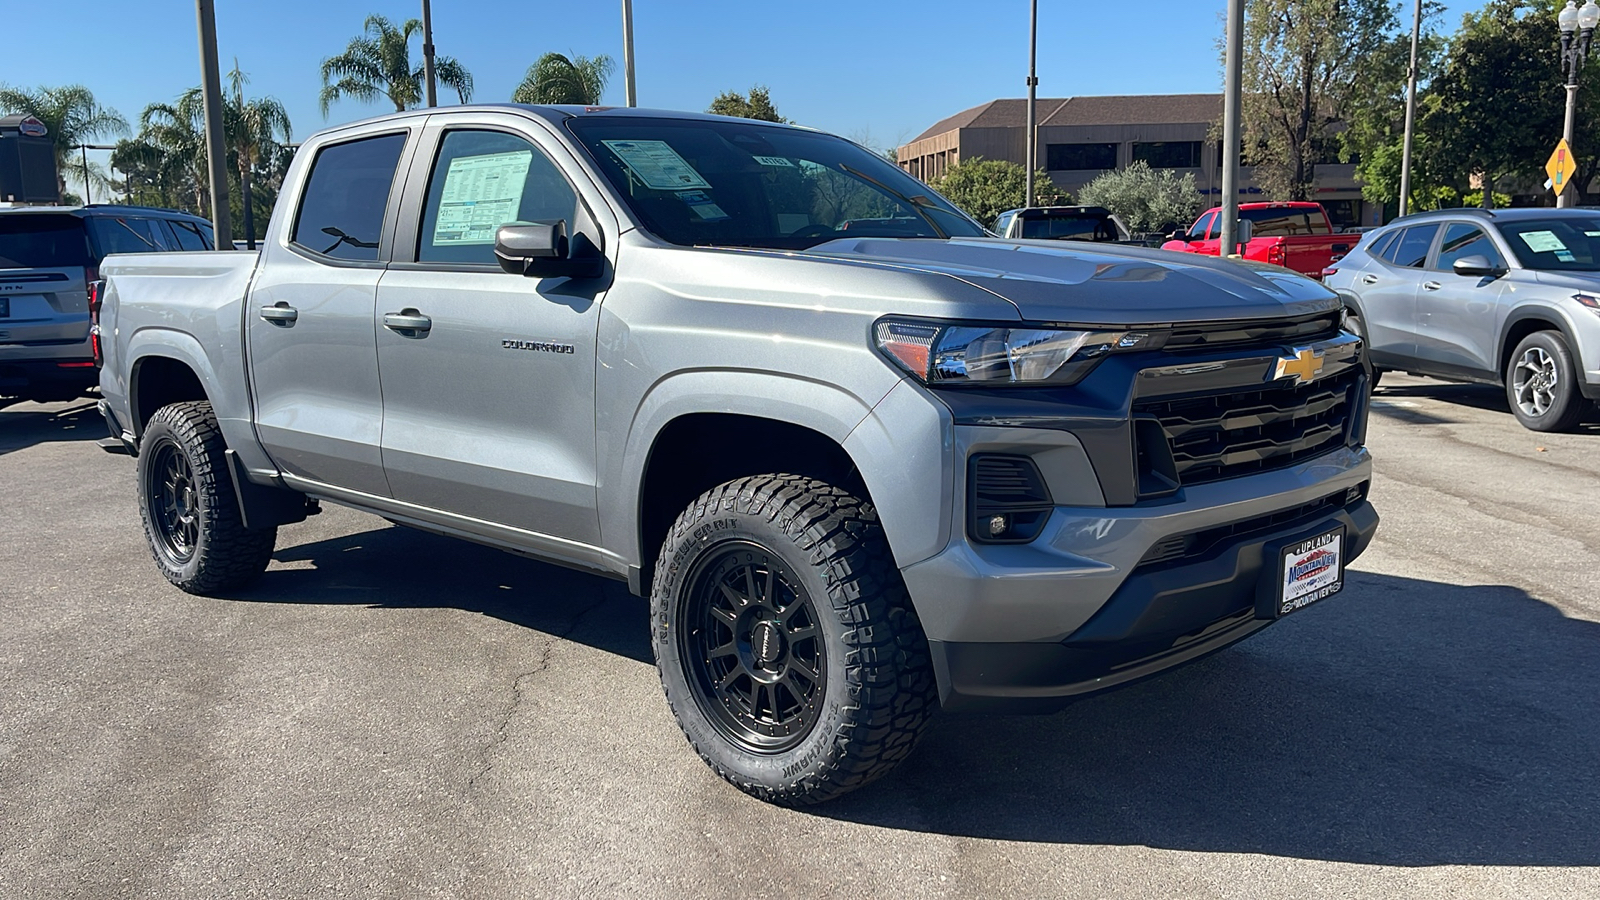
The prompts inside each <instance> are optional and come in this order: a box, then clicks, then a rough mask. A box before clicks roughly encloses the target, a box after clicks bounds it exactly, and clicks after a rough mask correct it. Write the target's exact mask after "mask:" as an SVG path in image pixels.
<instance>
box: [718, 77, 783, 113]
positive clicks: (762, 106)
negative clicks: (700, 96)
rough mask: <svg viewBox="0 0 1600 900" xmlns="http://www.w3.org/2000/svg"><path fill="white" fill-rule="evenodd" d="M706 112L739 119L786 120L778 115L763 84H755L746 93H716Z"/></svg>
mask: <svg viewBox="0 0 1600 900" xmlns="http://www.w3.org/2000/svg"><path fill="white" fill-rule="evenodd" d="M706 112H708V113H711V114H713V115H718V116H737V117H738V118H741V119H760V120H761V121H763V122H788V121H789V120H788V119H785V118H784V117H783V116H780V115H778V107H776V106H774V105H773V103H772V94H771V92H770V91H768V90H767V88H766V87H765V86H764V85H759V84H758V85H756V86H755V87H752V88H751V89H750V93H749V94H748V95H746V94H741V93H739V92H738V91H723V92H722V93H720V94H718V95H717V98H716V99H715V100H712V101H711V105H710V106H708V107H706Z"/></svg>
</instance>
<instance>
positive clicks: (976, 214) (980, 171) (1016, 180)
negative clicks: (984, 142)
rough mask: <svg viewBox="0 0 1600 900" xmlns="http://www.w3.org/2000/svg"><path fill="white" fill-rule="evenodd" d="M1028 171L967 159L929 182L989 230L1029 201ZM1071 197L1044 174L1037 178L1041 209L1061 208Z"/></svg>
mask: <svg viewBox="0 0 1600 900" xmlns="http://www.w3.org/2000/svg"><path fill="white" fill-rule="evenodd" d="M1027 178H1028V171H1027V170H1026V169H1024V168H1023V167H1022V166H1020V165H1018V164H1016V163H1014V162H1007V161H1006V160H1003V159H982V158H980V157H976V156H974V157H972V158H971V159H963V160H961V161H960V162H958V163H956V164H955V165H953V166H951V167H950V168H948V169H946V170H945V173H944V174H943V175H941V176H939V177H938V178H936V179H934V180H933V181H931V182H929V186H931V187H932V188H933V189H934V190H936V191H938V192H939V193H940V194H942V195H944V198H945V199H946V200H949V201H950V202H951V203H954V204H955V205H956V206H959V207H961V209H962V210H964V211H965V212H966V214H967V215H969V216H971V217H973V218H974V219H977V220H978V221H979V222H980V223H982V224H983V227H985V228H993V227H994V220H995V219H996V218H997V217H998V216H999V215H1000V214H1001V213H1003V212H1005V211H1006V210H1008V209H1016V208H1017V207H1019V206H1022V204H1023V203H1024V202H1025V197H1026V194H1027ZM1070 199H1071V198H1070V197H1069V196H1068V195H1067V192H1066V191H1063V190H1061V189H1060V188H1058V187H1056V185H1055V182H1053V181H1051V180H1050V176H1048V175H1046V174H1045V173H1044V172H1043V171H1039V172H1035V173H1034V176H1033V200H1034V203H1036V204H1038V205H1040V206H1059V205H1061V204H1063V203H1066V202H1068V201H1069V200H1070Z"/></svg>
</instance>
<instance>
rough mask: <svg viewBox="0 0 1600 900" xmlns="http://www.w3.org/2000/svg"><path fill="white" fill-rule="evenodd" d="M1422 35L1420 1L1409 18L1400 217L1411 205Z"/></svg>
mask: <svg viewBox="0 0 1600 900" xmlns="http://www.w3.org/2000/svg"><path fill="white" fill-rule="evenodd" d="M1421 35H1422V0H1417V8H1416V12H1415V13H1414V14H1413V15H1412V17H1411V69H1410V72H1409V73H1408V74H1407V76H1406V137H1405V143H1404V147H1403V149H1402V150H1401V151H1400V215H1402V216H1403V215H1405V214H1406V212H1407V210H1408V209H1409V207H1410V204H1411V129H1412V125H1413V124H1414V123H1415V122H1416V119H1417V40H1418V39H1419V38H1420V37H1421Z"/></svg>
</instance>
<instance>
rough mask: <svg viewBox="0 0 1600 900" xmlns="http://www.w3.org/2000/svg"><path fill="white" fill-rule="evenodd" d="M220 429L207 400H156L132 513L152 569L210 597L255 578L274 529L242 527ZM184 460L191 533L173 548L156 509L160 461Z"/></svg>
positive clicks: (272, 540)
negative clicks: (136, 507) (135, 509)
mask: <svg viewBox="0 0 1600 900" xmlns="http://www.w3.org/2000/svg"><path fill="white" fill-rule="evenodd" d="M226 449H227V445H226V444H225V443H224V442H223V439H222V431H221V429H219V428H218V427H217V417H216V414H215V413H213V412H212V411H211V404H210V403H206V402H203V401H188V402H184V403H174V404H172V405H170V406H163V407H162V408H161V409H159V410H157V411H156V414H155V415H154V416H151V418H150V423H149V424H148V425H147V426H145V430H144V436H143V437H142V438H141V439H140V441H139V517H140V519H142V520H143V522H144V533H145V539H146V541H147V542H148V543H149V545H150V555H151V556H152V557H153V558H154V559H155V561H156V568H158V569H160V570H161V574H162V575H164V576H166V579H167V580H168V581H170V582H172V583H173V584H174V585H176V586H178V587H179V588H181V589H182V590H184V591H187V592H188V593H191V594H200V595H212V594H216V593H218V592H222V591H228V590H232V589H234V588H238V587H241V586H243V585H245V584H247V583H248V582H250V581H251V580H253V579H255V578H256V577H257V576H259V575H260V574H261V573H262V571H263V570H265V569H266V568H267V563H268V561H270V560H271V559H272V548H273V545H274V543H275V542H276V541H277V537H278V529H276V528H246V527H244V521H243V520H242V519H241V517H240V515H239V504H238V500H237V499H236V498H235V496H234V492H233V482H232V481H231V478H232V475H230V474H229V472H228V467H227V462H226V459H225V457H224V456H223V451H224V450H226ZM173 454H177V455H179V456H181V457H182V461H183V462H185V463H187V467H188V472H189V476H188V478H187V479H186V484H187V485H188V487H189V494H190V496H191V497H192V502H189V503H188V504H187V508H188V509H189V519H190V521H191V522H192V525H191V527H192V528H193V529H194V532H195V534H194V537H193V538H192V539H191V540H187V541H184V542H182V543H183V544H184V546H186V547H187V550H188V552H187V553H184V552H182V548H176V549H175V546H174V543H173V540H172V539H171V537H170V534H171V532H172V530H173V529H171V528H169V527H167V526H165V525H164V524H163V522H164V521H165V520H164V519H163V516H164V513H163V512H162V511H161V510H160V509H159V507H161V506H162V504H161V503H160V496H161V495H160V491H161V488H162V482H158V479H161V478H162V472H161V471H157V468H158V467H162V469H163V471H165V465H164V464H165V462H167V461H170V460H172V458H173V457H172V455H173Z"/></svg>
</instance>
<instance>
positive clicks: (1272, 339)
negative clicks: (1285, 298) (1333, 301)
mask: <svg viewBox="0 0 1600 900" xmlns="http://www.w3.org/2000/svg"><path fill="white" fill-rule="evenodd" d="M1342 315H1343V311H1342V310H1337V309H1336V310H1331V311H1329V312H1325V313H1318V314H1316V315H1312V316H1302V317H1300V318H1297V319H1270V320H1264V321H1257V322H1229V323H1226V324H1221V325H1216V324H1202V325H1177V326H1174V327H1173V329H1172V334H1171V335H1170V336H1169V337H1168V338H1167V343H1166V348H1167V349H1168V350H1178V349H1191V350H1193V349H1209V348H1212V347H1232V346H1237V345H1239V344H1254V345H1256V346H1270V345H1273V344H1303V343H1306V342H1308V341H1315V340H1319V339H1321V338H1328V337H1333V336H1335V335H1337V334H1338V333H1339V322H1340V319H1341V316H1342Z"/></svg>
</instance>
